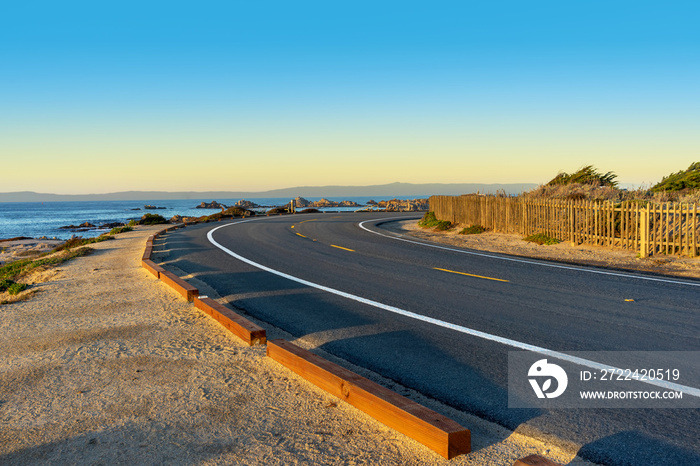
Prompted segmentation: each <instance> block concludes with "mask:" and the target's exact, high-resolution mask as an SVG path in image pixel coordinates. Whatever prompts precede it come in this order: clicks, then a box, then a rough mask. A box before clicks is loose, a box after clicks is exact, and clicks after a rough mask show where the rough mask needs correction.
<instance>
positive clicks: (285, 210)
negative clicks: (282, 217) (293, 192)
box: [267, 205, 289, 215]
mask: <svg viewBox="0 0 700 466" xmlns="http://www.w3.org/2000/svg"><path fill="white" fill-rule="evenodd" d="M288 213H289V206H288V205H287V206H280V207H273V208H272V209H270V210H268V211H267V215H276V214H288Z"/></svg>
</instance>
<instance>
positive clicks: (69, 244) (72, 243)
mask: <svg viewBox="0 0 700 466" xmlns="http://www.w3.org/2000/svg"><path fill="white" fill-rule="evenodd" d="M110 239H114V237H113V236H110V235H109V234H105V235H100V236H98V237H96V238H81V237H77V238H71V239H69V240H68V241H66V242H65V243H63V244H61V245H60V246H56V247H55V248H53V250H52V251H51V252H59V251H67V250H70V249H73V248H77V247H80V246H85V245H86V244H93V243H101V242H102V241H107V240H110Z"/></svg>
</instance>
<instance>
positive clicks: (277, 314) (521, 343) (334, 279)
mask: <svg viewBox="0 0 700 466" xmlns="http://www.w3.org/2000/svg"><path fill="white" fill-rule="evenodd" d="M406 218H411V215H410V214H406V213H403V214H395V215H391V214H386V213H381V214H380V213H363V214H350V213H347V214H316V215H313V214H310V215H296V216H283V217H270V218H258V219H250V220H245V221H240V220H239V221H234V222H231V223H223V224H221V223H219V224H204V225H199V226H195V227H189V228H186V229H184V230H177V231H176V232H173V233H171V234H169V235H168V236H166V237H165V239H164V240H163V241H165V248H166V249H167V250H168V253H167V261H166V262H165V264H164V265H165V266H166V268H167V266H168V265H174V266H177V267H178V268H179V269H182V270H184V271H187V272H189V273H193V274H195V275H196V277H197V279H199V280H202V281H204V282H205V283H207V284H208V285H209V286H211V287H212V288H214V289H215V290H217V292H218V293H219V294H220V295H221V296H223V297H225V298H226V300H227V301H228V302H229V303H230V304H231V305H232V306H235V307H236V308H238V309H241V310H243V311H244V312H245V313H248V314H250V315H252V316H254V317H256V318H257V319H260V320H262V321H265V322H269V323H271V324H273V325H275V326H277V327H279V328H281V329H284V330H285V331H287V332H289V333H291V334H293V335H294V336H296V337H299V338H302V337H303V338H306V339H309V340H311V341H314V342H316V343H320V344H319V346H320V347H321V348H323V349H324V350H325V351H328V352H330V353H332V354H334V355H336V356H338V357H341V358H343V359H346V360H348V361H350V362H352V363H354V364H356V365H359V366H362V367H365V368H368V369H370V370H373V371H375V372H377V373H379V374H381V375H383V376H385V377H388V378H391V379H393V380H396V381H397V382H399V383H401V384H402V385H404V386H407V387H410V388H413V389H415V390H418V391H420V392H422V393H424V394H425V395H427V396H430V397H433V398H435V399H438V400H440V401H442V402H444V403H446V404H448V405H451V406H453V407H455V408H458V409H461V410H464V411H467V412H470V413H474V414H477V415H480V416H482V417H485V418H487V419H490V420H493V421H496V422H498V423H500V424H502V425H505V426H507V427H509V428H511V429H516V428H518V429H519V431H524V432H528V433H530V434H531V435H547V434H550V433H551V434H554V435H557V436H558V437H560V438H563V439H565V440H571V441H574V442H576V443H580V444H582V445H583V447H582V449H581V451H580V452H579V454H580V455H582V456H583V457H586V458H588V459H590V460H593V461H597V462H600V463H605V464H697V463H698V461H699V460H700V446H698V444H699V443H700V442H699V441H698V439H700V410H698V409H693V408H685V409H543V408H529V409H513V408H508V392H507V387H508V353H509V351H516V350H522V349H530V350H533V349H534V350H535V351H538V350H543V351H550V352H551V353H550V355H551V354H554V355H555V356H558V355H560V354H563V353H569V352H571V351H683V352H687V351H695V352H697V351H700V317H698V307H699V306H698V304H700V299H699V298H700V282H697V281H691V280H683V279H678V280H676V279H667V278H664V277H658V276H651V275H633V274H629V273H621V272H615V271H611V270H605V269H594V268H585V267H575V266H568V265H564V264H557V263H552V262H543V261H536V260H527V259H521V258H516V257H509V256H504V255H497V254H490V253H480V252H478V251H469V250H455V249H454V248H449V247H440V246H437V245H432V246H431V245H426V244H421V243H420V242H419V241H416V240H412V239H410V238H406V237H404V238H401V237H398V235H395V234H393V233H390V232H388V231H387V230H384V229H382V228H381V225H377V224H379V223H383V222H387V221H391V220H397V219H406ZM413 218H417V217H416V216H413ZM160 241H161V240H160V239H159V242H160ZM161 244H162V243H161ZM436 246H437V247H436ZM628 299H634V301H626V300H628ZM682 354H689V355H691V356H696V355H697V354H700V353H695V354H694V355H693V354H692V353H682ZM542 357H544V356H542ZM681 357H682V356H681ZM597 362H604V361H597ZM685 362H686V363H687V362H688V361H685ZM697 362H698V361H697V360H695V361H691V363H694V364H695V367H697ZM694 386H695V387H698V385H697V384H695V385H694ZM647 389H658V388H654V387H647ZM695 405H696V406H697V404H695ZM467 427H468V426H467Z"/></svg>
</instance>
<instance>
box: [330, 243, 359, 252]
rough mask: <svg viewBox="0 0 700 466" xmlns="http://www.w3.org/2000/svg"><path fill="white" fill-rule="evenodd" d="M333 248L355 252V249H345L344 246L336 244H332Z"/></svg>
mask: <svg viewBox="0 0 700 466" xmlns="http://www.w3.org/2000/svg"><path fill="white" fill-rule="evenodd" d="M331 247H332V248H338V249H343V250H345V251H350V252H355V250H354V249H348V248H344V247H342V246H336V245H335V244H331Z"/></svg>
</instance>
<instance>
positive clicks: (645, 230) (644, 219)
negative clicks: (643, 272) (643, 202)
mask: <svg viewBox="0 0 700 466" xmlns="http://www.w3.org/2000/svg"><path fill="white" fill-rule="evenodd" d="M650 208H651V206H647V207H646V208H644V209H642V210H640V211H639V256H640V257H648V256H649V209H650Z"/></svg>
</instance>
